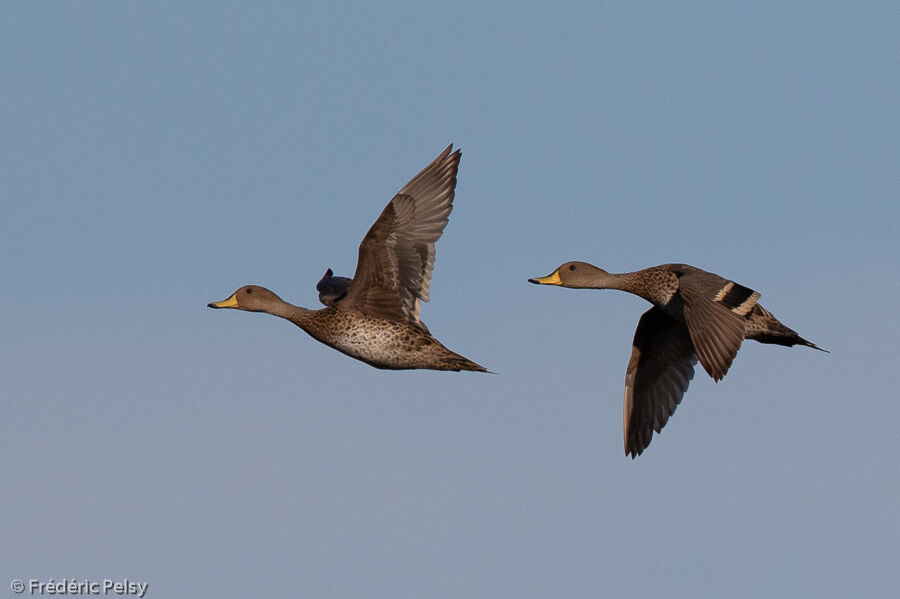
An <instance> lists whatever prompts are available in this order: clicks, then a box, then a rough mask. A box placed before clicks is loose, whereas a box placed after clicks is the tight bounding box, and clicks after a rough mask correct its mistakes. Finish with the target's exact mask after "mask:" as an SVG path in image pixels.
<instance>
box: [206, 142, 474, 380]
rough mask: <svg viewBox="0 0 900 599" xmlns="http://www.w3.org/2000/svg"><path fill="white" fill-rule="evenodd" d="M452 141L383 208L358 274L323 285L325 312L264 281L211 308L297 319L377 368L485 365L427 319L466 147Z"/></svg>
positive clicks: (364, 247) (314, 333)
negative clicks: (452, 346)
mask: <svg viewBox="0 0 900 599" xmlns="http://www.w3.org/2000/svg"><path fill="white" fill-rule="evenodd" d="M451 148H452V146H451V147H448V148H447V149H446V150H444V152H443V153H442V154H441V155H440V156H438V157H437V158H436V159H435V160H434V161H433V162H432V163H431V164H430V165H428V166H427V167H425V169H424V170H423V171H422V172H421V173H419V174H418V175H416V176H415V177H414V178H413V179H412V180H411V181H410V182H409V183H407V184H406V185H405V186H404V187H403V189H401V190H400V191H399V192H398V193H397V195H396V196H394V199H392V200H391V201H390V202H389V203H388V205H387V206H386V207H385V209H384V211H382V213H381V216H380V217H379V218H378V220H376V221H375V224H374V225H372V228H371V229H369V232H368V233H367V234H366V236H365V238H364V239H363V241H362V243H361V244H360V247H359V261H358V263H357V267H356V273H355V275H354V277H353V279H348V278H346V277H333V276H332V272H331V269H328V271H327V272H326V274H325V276H324V277H323V278H322V280H320V281H319V284H318V285H317V288H318V290H319V292H320V296H319V297H320V300H321V301H322V303H324V304H326V306H327V307H326V308H322V309H321V310H309V309H307V308H302V307H300V306H294V305H293V304H289V303H287V302H285V301H284V300H282V299H281V298H280V297H278V296H277V295H276V294H275V293H273V292H272V291H269V290H268V289H266V288H264V287H260V286H257V285H247V286H244V287H241V288H240V289H238V290H237V291H236V292H235V293H234V294H233V295H232V296H231V297H229V298H228V299H226V300H224V301H221V302H216V303H211V304H209V307H211V308H234V309H238V310H247V311H250V312H266V313H268V314H272V315H274V316H278V317H281V318H284V319H286V320H289V321H291V322H293V323H294V324H296V325H297V326H298V327H300V328H301V329H303V330H304V331H306V332H307V333H308V334H309V335H310V336H311V337H313V338H314V339H316V340H317V341H320V342H322V343H324V344H325V345H328V346H330V347H333V348H334V349H336V350H338V351H340V352H342V353H344V354H346V355H348V356H351V357H353V358H356V359H358V360H361V361H363V362H365V363H367V364H370V365H371V366H374V367H375V368H384V369H392V370H404V369H413V368H425V369H431V370H456V371H459V370H474V371H481V372H484V371H485V368H484V367H482V366H480V365H478V364H476V363H475V362H472V361H471V360H468V359H467V358H464V357H463V356H461V355H459V354H457V353H454V352H452V351H450V350H449V349H447V348H446V347H444V345H442V344H441V343H440V342H439V341H438V340H437V339H435V338H434V337H432V336H431V333H430V332H429V331H428V327H426V326H425V323H424V322H422V320H421V319H420V317H419V310H420V307H419V302H420V300H421V301H428V291H429V286H430V283H431V272H432V269H433V267H434V243H435V242H436V241H437V240H438V238H440V236H441V233H443V230H444V227H445V226H446V225H447V220H448V219H447V217H448V215H449V214H450V211H451V210H452V209H453V196H454V188H455V186H456V172H457V168H458V165H459V157H460V152H459V150H457V151H456V152H453V153H452V154H451V153H450V150H451Z"/></svg>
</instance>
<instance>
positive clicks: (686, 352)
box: [624, 307, 697, 458]
mask: <svg viewBox="0 0 900 599" xmlns="http://www.w3.org/2000/svg"><path fill="white" fill-rule="evenodd" d="M696 363H697V355H696V354H695V353H694V345H693V343H691V336H690V334H689V333H688V330H687V327H685V325H684V323H682V322H679V321H678V320H676V319H674V318H672V317H671V316H669V315H667V314H666V313H665V312H663V311H662V310H660V309H659V308H656V307H653V308H650V309H649V310H647V311H646V312H644V314H643V315H642V316H641V319H640V321H638V326H637V330H636V331H635V332H634V342H633V343H632V349H631V359H630V360H629V361H628V369H627V370H626V372H625V409H624V424H625V455H629V454H630V455H631V457H632V458H634V457H636V456H639V455H641V453H642V452H643V451H644V449H646V448H647V446H648V445H649V444H650V439H651V438H652V437H653V432H654V431H656V432H657V433H658V432H660V431H661V430H662V428H663V427H664V426H665V425H666V422H668V420H669V416H671V415H672V414H674V413H675V408H677V407H678V404H679V403H681V398H682V397H683V396H684V393H685V391H687V388H688V385H689V384H690V382H691V379H692V378H694V365H695V364H696Z"/></svg>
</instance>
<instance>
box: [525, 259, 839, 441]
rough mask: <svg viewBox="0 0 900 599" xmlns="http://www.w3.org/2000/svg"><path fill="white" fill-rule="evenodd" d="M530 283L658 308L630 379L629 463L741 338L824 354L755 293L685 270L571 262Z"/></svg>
mask: <svg viewBox="0 0 900 599" xmlns="http://www.w3.org/2000/svg"><path fill="white" fill-rule="evenodd" d="M529 281H530V282H532V283H539V284H544V285H561V286H564V287H571V288H576V289H618V290H621V291H626V292H629V293H633V294H635V295H638V296H640V297H642V298H644V299H646V300H647V301H649V302H650V303H651V304H653V307H652V308H650V310H648V311H647V312H645V313H644V314H643V315H642V316H641V319H640V321H639V322H638V326H637V330H636V331H635V334H634V342H633V347H632V353H631V359H630V360H629V362H628V368H627V371H626V374H625V414H624V419H625V453H626V454H630V455H631V456H632V457H635V456H637V455H640V454H641V453H642V452H643V451H644V449H645V448H646V447H647V445H649V443H650V439H651V437H652V436H653V431H656V432H660V430H662V427H663V426H665V424H666V422H667V421H668V419H669V416H671V415H672V414H673V413H674V412H675V408H676V407H677V406H678V404H679V403H680V402H681V398H682V397H683V396H684V393H685V391H687V388H688V384H689V383H690V380H691V379H692V378H693V376H694V365H695V364H696V363H697V361H698V360H699V362H700V364H701V365H702V366H703V369H704V370H706V372H707V373H708V374H709V375H710V376H711V377H712V378H713V379H714V380H716V381H719V380H721V379H722V377H724V376H725V374H726V373H727V372H728V369H729V367H730V366H731V362H732V361H733V360H734V357H735V355H736V354H737V351H738V349H740V346H741V342H742V341H743V340H744V339H753V340H755V341H759V342H760V343H774V344H778V345H784V346H788V347H790V346H793V345H806V346H807V347H811V348H813V349H818V350H821V348H820V347H817V346H816V345H815V344H813V343H811V342H809V341H807V340H806V339H804V338H803V337H801V336H800V335H798V334H797V332H796V331H794V330H792V329H791V328H789V327H787V326H785V325H783V324H782V323H781V322H779V321H778V319H777V318H775V317H774V316H773V315H772V313H771V312H769V311H768V310H766V309H765V308H763V307H762V306H761V305H760V304H759V303H758V302H757V300H758V299H759V296H760V294H759V293H758V292H756V291H753V290H752V289H749V288H748V287H744V286H743V285H740V284H738V283H735V282H734V281H730V280H728V279H726V278H724V277H721V276H719V275H717V274H714V273H711V272H707V271H705V270H701V269H699V268H696V267H694V266H690V265H687V264H662V265H660V266H653V267H650V268H645V269H643V270H639V271H635V272H629V273H621V274H616V273H609V272H606V271H605V270H603V269H600V268H597V267H596V266H593V265H591V264H587V263H585V262H567V263H565V264H563V265H562V266H560V267H559V268H557V269H556V270H555V271H554V272H553V273H552V274H551V275H548V276H546V277H542V278H537V279H529ZM821 351H825V350H821Z"/></svg>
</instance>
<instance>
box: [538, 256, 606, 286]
mask: <svg viewBox="0 0 900 599" xmlns="http://www.w3.org/2000/svg"><path fill="white" fill-rule="evenodd" d="M607 275H609V273H608V272H606V271H605V270H603V269H602V268H597V267H596V266H594V265H592V264H588V263H587V262H566V263H565V264H562V265H560V267H559V268H557V269H556V270H554V271H553V272H552V273H550V274H549V275H547V276H546V277H539V278H535V279H528V282H529V283H534V284H535V285H561V286H563V287H571V288H573V289H596V288H597V287H598V286H599V285H600V284H602V282H603V280H604V279H605V277H606V276H607Z"/></svg>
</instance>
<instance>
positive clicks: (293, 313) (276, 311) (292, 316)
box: [266, 301, 315, 327]
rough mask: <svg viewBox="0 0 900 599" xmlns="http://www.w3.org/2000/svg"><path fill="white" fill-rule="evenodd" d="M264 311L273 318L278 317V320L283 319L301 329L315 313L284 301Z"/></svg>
mask: <svg viewBox="0 0 900 599" xmlns="http://www.w3.org/2000/svg"><path fill="white" fill-rule="evenodd" d="M266 311H267V312H268V313H269V314H272V315H273V316H278V317H280V318H284V319H285V320H290V321H291V322H293V323H294V324H296V325H298V326H300V327H303V326H304V325H306V324H307V323H308V322H310V320H311V318H312V314H313V312H315V310H310V309H308V308H303V307H300V306H295V305H294V304H289V303H287V302H286V301H280V302H278V303H276V304H274V305H273V306H271V307H270V309H268V310H266Z"/></svg>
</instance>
